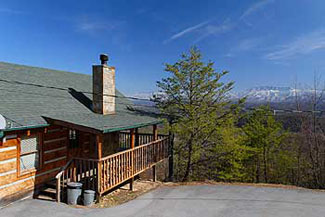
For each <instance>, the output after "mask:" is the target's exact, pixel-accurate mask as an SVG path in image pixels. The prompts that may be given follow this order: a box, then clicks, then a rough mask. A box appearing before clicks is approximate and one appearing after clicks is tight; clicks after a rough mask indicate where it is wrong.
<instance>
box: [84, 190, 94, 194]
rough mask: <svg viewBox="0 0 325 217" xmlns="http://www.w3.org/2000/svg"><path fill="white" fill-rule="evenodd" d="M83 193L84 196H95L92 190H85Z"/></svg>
mask: <svg viewBox="0 0 325 217" xmlns="http://www.w3.org/2000/svg"><path fill="white" fill-rule="evenodd" d="M84 193H85V194H95V191H93V190H85V191H84Z"/></svg>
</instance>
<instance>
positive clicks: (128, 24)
mask: <svg viewBox="0 0 325 217" xmlns="http://www.w3.org/2000/svg"><path fill="white" fill-rule="evenodd" d="M0 28H1V34H0V61H5V62H12V63H19V64H26V65H32V66H41V67H47V68H54V69H61V70H68V71H74V72H81V73H91V65H92V64H95V63H99V61H98V55H99V54H100V53H103V52H104V53H108V54H109V56H110V62H109V63H110V65H113V66H115V67H116V70H117V71H116V76H117V86H118V88H119V89H120V90H121V91H122V92H124V93H125V94H133V93H138V92H150V91H155V90H156V81H157V80H160V79H161V78H162V77H165V76H166V75H167V74H166V73H165V72H164V71H163V69H164V65H163V64H164V63H166V62H167V63H173V62H175V61H176V60H177V59H178V58H179V56H180V54H181V53H182V52H184V51H187V50H188V49H189V48H190V47H191V46H192V45H196V46H197V47H199V48H200V49H201V51H202V53H203V55H204V57H205V60H212V61H214V62H215V68H216V69H217V70H218V71H221V70H229V71H230V75H229V76H228V78H227V79H229V80H234V81H235V82H236V89H237V90H243V89H246V88H250V87H254V86H261V85H276V86H292V85H293V84H294V82H295V80H296V78H297V80H298V81H299V82H300V83H303V84H306V83H310V82H311V81H312V79H313V73H314V72H317V73H318V74H324V76H325V73H324V72H325V61H324V60H325V1H324V0H312V1H311V0H245V1H244V0H227V1H225V0H215V1H203V0H202V1H194V0H184V1H177V0H172V1H169V0H164V1H155V0H147V1H145V0H143V1H140V0H134V1H131V0H130V1H123V0H116V1H115V0H106V1H105V0H103V1H94V0H93V1H90V0H78V1H72V0H71V1H68V0H65V1H63V0H56V1H44V0H42V1H32V0H31V1H15V0H2V1H1V2H0Z"/></svg>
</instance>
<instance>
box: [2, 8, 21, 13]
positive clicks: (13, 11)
mask: <svg viewBox="0 0 325 217" xmlns="http://www.w3.org/2000/svg"><path fill="white" fill-rule="evenodd" d="M0 13H8V14H25V12H23V11H18V10H13V9H10V8H0Z"/></svg>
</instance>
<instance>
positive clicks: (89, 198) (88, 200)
mask: <svg viewBox="0 0 325 217" xmlns="http://www.w3.org/2000/svg"><path fill="white" fill-rule="evenodd" d="M94 200H95V191H93V190H85V191H84V205H85V206H90V205H91V204H92V203H93V202H94Z"/></svg>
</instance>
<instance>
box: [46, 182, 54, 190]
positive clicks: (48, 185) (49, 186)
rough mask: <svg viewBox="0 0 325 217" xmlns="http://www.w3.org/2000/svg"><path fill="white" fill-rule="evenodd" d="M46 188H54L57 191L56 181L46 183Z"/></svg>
mask: <svg viewBox="0 0 325 217" xmlns="http://www.w3.org/2000/svg"><path fill="white" fill-rule="evenodd" d="M45 186H46V187H47V188H53V189H56V180H51V181H49V182H47V183H45Z"/></svg>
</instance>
